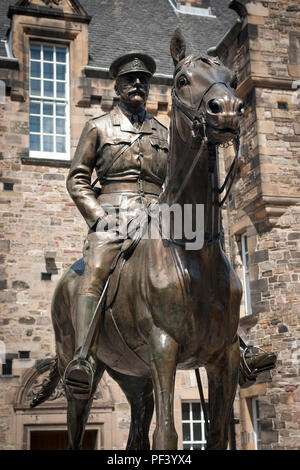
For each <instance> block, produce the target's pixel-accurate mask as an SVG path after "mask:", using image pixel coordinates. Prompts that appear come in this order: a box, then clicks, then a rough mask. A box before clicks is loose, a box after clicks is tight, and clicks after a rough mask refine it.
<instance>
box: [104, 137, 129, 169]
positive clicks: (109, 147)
mask: <svg viewBox="0 0 300 470" xmlns="http://www.w3.org/2000/svg"><path fill="white" fill-rule="evenodd" d="M101 144H102V145H101V149H100V152H99V154H100V159H99V172H100V175H101V177H103V176H105V175H107V174H108V173H114V172H115V171H119V169H120V167H121V166H122V163H121V160H122V159H121V157H120V158H117V156H118V155H119V154H120V153H121V152H122V150H123V149H127V148H128V147H129V146H130V139H129V138H126V137H125V138H124V137H123V138H122V137H119V138H118V137H108V138H106V139H104V140H102V142H101ZM120 165H121V166H120Z"/></svg>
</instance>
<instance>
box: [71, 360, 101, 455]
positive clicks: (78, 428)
mask: <svg viewBox="0 0 300 470" xmlns="http://www.w3.org/2000/svg"><path fill="white" fill-rule="evenodd" d="M104 371H105V365H104V364H102V363H101V364H97V369H96V373H95V376H94V382H93V385H92V391H91V397H90V398H89V399H86V400H80V399H76V398H74V397H73V396H72V394H71V392H70V391H69V390H68V387H66V395H67V400H68V411H67V421H68V436H69V450H79V449H80V448H81V445H82V440H83V436H84V431H85V425H86V422H87V420H88V417H89V413H90V409H91V406H92V402H93V397H94V393H95V391H96V389H97V386H98V383H99V381H100V379H101V377H102V375H103V373H104Z"/></svg>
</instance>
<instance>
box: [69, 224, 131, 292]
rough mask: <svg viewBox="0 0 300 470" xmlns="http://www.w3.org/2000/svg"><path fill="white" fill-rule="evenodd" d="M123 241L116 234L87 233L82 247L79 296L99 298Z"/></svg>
mask: <svg viewBox="0 0 300 470" xmlns="http://www.w3.org/2000/svg"><path fill="white" fill-rule="evenodd" d="M123 242H124V239H122V238H120V237H119V234H118V233H117V232H92V233H89V234H88V236H87V238H86V240H85V242H84V247H83V260H84V265H85V269H84V275H83V276H82V279H81V283H80V288H79V292H78V293H79V294H80V295H94V296H96V297H100V295H101V292H102V289H103V287H104V284H105V282H106V280H107V278H108V275H109V273H110V267H111V265H112V263H113V261H114V260H115V258H116V257H117V256H118V254H119V253H120V251H121V249H122V245H123Z"/></svg>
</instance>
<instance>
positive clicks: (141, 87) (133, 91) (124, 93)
mask: <svg viewBox="0 0 300 470" xmlns="http://www.w3.org/2000/svg"><path fill="white" fill-rule="evenodd" d="M149 88H150V76H149V75H148V74H146V73H144V72H130V73H126V74H124V75H120V76H119V77H118V78H117V80H116V85H115V90H116V93H117V95H118V96H120V100H121V103H122V104H123V105H124V106H125V107H126V108H127V109H129V110H130V111H132V112H135V113H136V112H138V111H139V110H140V109H142V108H144V106H145V104H146V101H147V99H148V94H149Z"/></svg>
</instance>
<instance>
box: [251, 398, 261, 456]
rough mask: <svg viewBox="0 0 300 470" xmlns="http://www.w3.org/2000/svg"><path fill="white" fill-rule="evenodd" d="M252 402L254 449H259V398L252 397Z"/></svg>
mask: <svg viewBox="0 0 300 470" xmlns="http://www.w3.org/2000/svg"><path fill="white" fill-rule="evenodd" d="M251 403H252V425H253V436H254V447H255V450H261V427H260V416H259V400H258V398H257V396H256V397H253V398H252V400H251Z"/></svg>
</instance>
